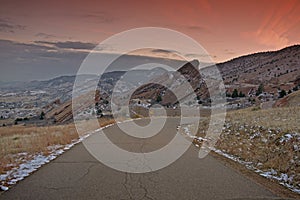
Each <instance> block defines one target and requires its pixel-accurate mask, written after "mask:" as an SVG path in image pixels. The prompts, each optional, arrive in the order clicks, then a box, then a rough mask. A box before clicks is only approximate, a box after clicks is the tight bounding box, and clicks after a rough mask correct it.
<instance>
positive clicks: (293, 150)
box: [217, 107, 300, 189]
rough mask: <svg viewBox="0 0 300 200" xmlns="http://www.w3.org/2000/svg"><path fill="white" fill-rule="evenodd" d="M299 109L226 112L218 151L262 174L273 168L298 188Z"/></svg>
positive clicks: (299, 184)
mask: <svg viewBox="0 0 300 200" xmlns="http://www.w3.org/2000/svg"><path fill="white" fill-rule="evenodd" d="M299 124H300V107H285V108H272V109H268V110H256V109H252V108H248V109H244V110H237V111H232V112H229V113H228V115H227V118H226V124H225V127H224V130H223V132H222V134H221V137H220V140H219V141H218V144H217V149H220V150H222V151H223V152H225V153H228V154H230V155H233V156H235V157H238V158H239V159H241V160H243V161H247V162H250V163H251V164H250V165H251V166H252V167H254V168H257V169H260V170H262V171H270V170H272V169H274V170H275V171H276V172H277V173H278V174H277V176H279V177H280V176H281V174H287V175H288V176H289V177H293V181H290V180H284V182H285V183H287V184H289V185H293V186H294V187H296V188H298V189H299V188H300V167H299V166H300V126H299Z"/></svg>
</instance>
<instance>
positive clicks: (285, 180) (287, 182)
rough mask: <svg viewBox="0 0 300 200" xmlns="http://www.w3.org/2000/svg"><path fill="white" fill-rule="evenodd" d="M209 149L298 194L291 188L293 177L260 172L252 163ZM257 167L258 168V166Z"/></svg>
mask: <svg viewBox="0 0 300 200" xmlns="http://www.w3.org/2000/svg"><path fill="white" fill-rule="evenodd" d="M211 149H212V150H213V151H214V152H216V153H217V154H219V155H222V156H224V157H226V158H229V159H230V160H233V161H235V162H238V163H240V164H242V165H244V166H246V168H247V169H250V170H253V171H255V172H256V173H258V174H259V175H261V176H263V177H266V178H270V179H275V180H277V181H278V182H279V183H280V184H281V185H283V186H285V187H287V188H288V189H290V190H291V191H293V192H296V193H298V194H300V189H299V188H296V187H295V186H293V185H292V184H291V183H292V182H293V178H294V176H293V175H291V176H289V175H288V174H285V173H279V172H277V171H276V170H274V169H270V170H269V171H262V170H260V169H258V168H256V167H255V166H254V163H252V162H246V161H244V160H242V159H241V158H239V157H237V156H233V155H230V154H228V153H225V152H223V151H221V150H218V149H216V148H211ZM257 166H259V164H258V165H257Z"/></svg>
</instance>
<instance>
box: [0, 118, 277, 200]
mask: <svg viewBox="0 0 300 200" xmlns="http://www.w3.org/2000/svg"><path fill="white" fill-rule="evenodd" d="M139 123H140V124H143V123H145V120H141V121H139ZM176 123H178V121H177V120H176V119H170V120H169V122H168V123H167V125H166V127H165V128H164V129H163V130H162V131H161V133H159V134H158V135H156V136H154V137H152V138H151V139H150V141H147V143H145V144H146V145H145V144H144V145H143V148H145V149H144V150H145V151H150V150H151V149H153V148H154V147H155V148H157V147H159V146H161V144H162V143H163V142H166V141H168V140H170V137H171V138H172V134H173V133H175V132H176V130H175V129H174V127H175V125H176ZM107 132H109V133H110V134H111V137H112V138H113V137H115V138H121V137H123V136H121V135H122V134H119V133H118V132H119V131H118V129H117V127H116V126H111V127H109V128H107ZM92 139H93V136H92V137H90V138H89V140H92ZM127 139H128V138H127ZM127 139H126V138H125V137H124V138H122V140H121V141H122V144H120V146H122V145H123V146H122V148H127V147H128V146H130V148H129V149H131V150H133V151H134V150H135V148H134V146H138V145H133V144H134V143H135V142H139V143H140V141H138V140H132V142H131V143H129V142H124V141H127ZM131 139H132V138H131ZM119 141H120V140H119ZM128 141H129V139H128ZM152 144H153V145H152ZM155 148H154V149H155ZM136 149H140V147H137V148H136ZM197 156H198V149H197V148H196V147H194V146H191V147H190V148H189V149H188V151H187V152H186V153H185V154H184V155H183V156H182V157H181V158H180V159H178V160H177V161H176V162H174V163H173V164H171V165H170V166H168V167H166V168H163V169H161V170H159V171H155V172H150V173H145V174H129V173H124V172H119V171H116V170H113V169H111V168H109V167H107V166H105V165H104V164H102V163H100V162H98V161H97V160H96V159H95V158H93V157H92V156H91V155H90V154H89V153H88V151H87V150H86V149H85V147H84V145H83V144H78V145H76V146H75V147H73V148H72V149H71V150H69V151H67V152H66V153H64V154H63V155H62V156H60V157H58V158H57V159H55V160H54V161H52V162H51V163H49V164H47V165H45V166H43V167H42V168H40V169H39V170H38V171H37V172H35V173H33V174H32V175H31V176H29V177H27V178H26V179H25V180H23V181H21V182H19V183H18V184H17V185H16V186H14V187H12V188H11V189H10V190H8V191H7V192H5V193H3V194H2V195H0V199H7V200H8V199H14V200H15V199H30V200H32V199H55V200H57V199H124V200H125V199H162V200H167V199H184V200H187V199H203V200H210V199H244V198H247V199H257V198H259V199H265V198H266V199H269V198H270V199H273V198H276V196H275V195H274V194H272V193H271V192H270V191H268V190H267V189H265V188H263V187H262V186H261V185H258V184H256V183H254V182H253V181H251V180H249V179H247V178H245V177H243V176H241V174H239V173H237V172H236V171H234V170H233V169H231V168H229V167H226V166H224V165H222V163H221V162H220V161H218V160H216V159H215V158H213V157H211V156H207V157H205V158H204V159H198V157H197Z"/></svg>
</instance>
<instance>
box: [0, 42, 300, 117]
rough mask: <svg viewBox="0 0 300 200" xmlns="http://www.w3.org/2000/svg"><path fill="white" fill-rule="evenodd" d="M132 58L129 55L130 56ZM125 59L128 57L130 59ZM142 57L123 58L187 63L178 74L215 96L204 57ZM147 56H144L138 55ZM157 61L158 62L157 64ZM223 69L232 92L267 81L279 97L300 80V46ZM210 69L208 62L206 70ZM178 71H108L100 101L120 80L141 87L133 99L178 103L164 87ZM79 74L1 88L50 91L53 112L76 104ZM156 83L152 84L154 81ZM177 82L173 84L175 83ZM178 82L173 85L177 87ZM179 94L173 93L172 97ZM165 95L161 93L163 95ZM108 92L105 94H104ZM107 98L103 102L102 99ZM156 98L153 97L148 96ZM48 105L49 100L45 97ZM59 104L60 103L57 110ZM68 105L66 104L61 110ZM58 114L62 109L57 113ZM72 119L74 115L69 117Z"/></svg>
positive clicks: (126, 88) (204, 96)
mask: <svg viewBox="0 0 300 200" xmlns="http://www.w3.org/2000/svg"><path fill="white" fill-rule="evenodd" d="M127 58H128V57H127ZM124 59H125V58H124ZM135 59H136V60H134V62H133V61H130V62H126V59H125V61H124V62H119V65H122V63H126V67H127V68H129V67H130V64H137V65H138V64H146V63H149V61H150V62H152V63H153V62H154V61H155V62H157V63H161V64H166V65H167V64H171V65H172V64H176V65H178V63H180V64H182V65H181V66H182V67H180V68H179V69H177V71H175V72H176V73H178V72H179V73H180V74H181V75H182V76H183V77H184V78H185V79H187V80H188V82H189V83H190V85H191V86H192V88H193V90H194V92H195V94H196V96H197V98H198V100H201V101H202V102H206V101H208V100H209V94H208V91H207V86H206V84H205V82H204V81H203V77H201V70H203V69H201V70H200V71H199V70H198V68H199V62H198V61H192V62H188V63H185V64H184V63H183V62H182V61H169V60H167V59H158V58H155V60H154V61H153V60H152V61H151V59H150V58H147V57H141V58H139V57H135ZM138 59H141V60H138ZM155 62H154V63H155ZM216 66H217V68H218V69H219V71H220V73H221V75H222V78H223V82H224V84H225V88H226V93H228V94H232V93H233V91H234V90H235V89H236V90H238V91H239V92H241V93H243V94H245V95H246V97H250V96H252V95H254V94H255V92H256V91H257V90H258V88H259V86H260V85H263V89H264V92H266V93H268V94H272V95H273V97H274V98H277V96H278V95H279V94H278V91H279V90H286V91H292V90H293V88H295V87H297V86H298V85H299V84H300V45H294V46H290V47H286V48H284V49H281V50H279V51H270V52H262V53H255V54H250V55H246V56H241V57H238V58H234V59H232V60H229V61H227V62H224V63H218V64H216ZM207 69H209V67H207V68H206V69H205V70H207ZM175 72H174V71H168V70H166V69H163V68H161V67H156V68H155V64H154V65H153V68H151V69H150V70H147V69H136V70H134V72H133V73H131V74H129V76H128V77H127V78H126V80H127V82H123V83H122V77H123V75H124V73H125V72H124V71H112V72H107V73H105V74H103V75H102V77H101V80H100V81H99V83H98V90H99V103H103V101H104V102H106V101H109V100H110V95H111V94H112V91H113V89H115V86H116V83H117V82H118V81H119V82H118V87H119V88H118V89H119V90H118V91H116V92H117V93H119V94H120V95H126V94H130V89H131V87H132V86H135V87H137V86H138V89H136V88H135V91H134V92H133V94H132V96H131V98H132V99H144V100H145V99H148V100H152V102H155V101H157V99H158V98H161V101H160V103H161V104H163V105H173V104H175V103H176V100H174V98H175V97H174V94H172V92H171V91H169V90H167V88H165V87H163V86H162V85H161V83H164V82H165V81H166V80H167V79H170V77H172V78H171V79H173V81H174V83H175V82H176V81H177V82H178V81H179V79H180V78H179V77H178V76H177V77H176V76H175V77H174V73H175ZM80 78H81V79H83V80H87V85H88V82H89V81H94V80H95V79H98V78H99V77H97V76H95V75H80ZM74 80H75V76H61V77H57V78H54V79H50V80H47V81H31V82H27V83H17V82H14V83H12V84H7V83H5V84H4V83H1V86H0V92H1V95H5V94H6V93H8V92H9V93H12V92H17V93H18V92H22V91H45V93H44V94H43V97H47V101H48V104H47V105H42V104H39V105H40V106H41V107H44V106H46V107H47V106H48V107H47V110H48V111H50V110H51V109H54V107H53V106H52V107H51V106H49V105H52V104H51V103H50V102H53V101H55V100H56V102H57V100H58V99H59V102H60V104H63V105H64V106H66V105H65V104H64V103H67V104H70V103H71V101H70V100H71V98H72V89H73V84H74ZM148 82H150V83H148ZM172 87H173V86H172ZM176 87H177V88H178V87H179V86H178V84H177V86H174V87H173V88H172V89H174V90H176ZM172 95H173V96H172ZM158 96H160V97H158ZM102 97H103V98H102ZM100 99H101V102H100ZM148 102H150V101H148ZM43 104H45V102H43ZM109 106H110V105H109V104H108V105H107V107H106V108H105V107H102V109H104V110H105V109H107V110H109V109H110V108H109ZM58 108H59V106H58V105H56V106H55V109H58ZM61 110H63V109H61ZM51 113H52V117H53V116H54V115H55V113H56V114H57V112H51ZM68 119H69V117H68Z"/></svg>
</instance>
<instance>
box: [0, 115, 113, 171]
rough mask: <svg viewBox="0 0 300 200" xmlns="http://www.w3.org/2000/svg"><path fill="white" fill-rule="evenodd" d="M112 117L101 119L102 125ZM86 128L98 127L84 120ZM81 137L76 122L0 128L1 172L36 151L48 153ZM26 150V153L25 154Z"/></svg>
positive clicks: (109, 121)
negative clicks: (52, 147) (53, 148)
mask: <svg viewBox="0 0 300 200" xmlns="http://www.w3.org/2000/svg"><path fill="white" fill-rule="evenodd" d="M113 122H114V121H113V120H111V119H104V118H101V119H99V124H100V126H101V127H103V126H106V125H108V124H111V123H113ZM82 123H84V125H85V126H86V128H85V130H87V131H93V130H95V129H97V128H98V125H97V123H95V121H93V120H89V121H84V122H82ZM78 139H79V136H78V133H77V131H76V128H75V125H74V123H70V124H66V125H56V126H44V127H35V126H23V125H17V126H12V127H1V128H0V174H3V173H4V172H5V171H8V170H10V169H11V168H13V167H16V166H18V165H19V164H21V163H22V162H24V161H25V160H26V158H24V157H30V156H32V155H34V154H36V153H43V154H48V153H49V151H50V150H51V148H50V149H49V147H51V146H54V145H60V146H64V145H67V144H70V143H72V142H74V141H76V140H78ZM24 152H26V154H24Z"/></svg>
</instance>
